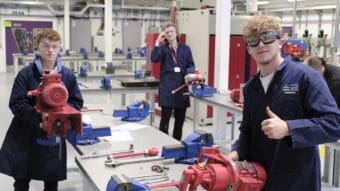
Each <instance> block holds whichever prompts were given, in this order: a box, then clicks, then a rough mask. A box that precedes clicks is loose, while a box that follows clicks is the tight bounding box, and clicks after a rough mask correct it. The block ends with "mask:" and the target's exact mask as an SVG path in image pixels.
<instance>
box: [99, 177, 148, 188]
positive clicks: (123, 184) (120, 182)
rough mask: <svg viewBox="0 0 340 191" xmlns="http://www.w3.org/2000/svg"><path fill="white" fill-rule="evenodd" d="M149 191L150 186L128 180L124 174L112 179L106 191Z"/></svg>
mask: <svg viewBox="0 0 340 191" xmlns="http://www.w3.org/2000/svg"><path fill="white" fill-rule="evenodd" d="M130 190H134V191H149V190H150V189H149V188H148V186H146V185H143V184H141V183H139V182H138V181H136V180H134V179H131V178H128V177H127V176H125V175H124V174H116V175H113V176H111V177H110V180H109V182H108V183H107V186H106V191H130Z"/></svg>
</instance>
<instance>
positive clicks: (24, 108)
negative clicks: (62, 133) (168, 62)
mask: <svg viewBox="0 0 340 191" xmlns="http://www.w3.org/2000/svg"><path fill="white" fill-rule="evenodd" d="M58 71H59V73H61V74H62V81H63V83H64V84H65V86H66V88H67V90H68V92H69V99H68V104H69V105H71V106H72V107H74V108H76V109H78V110H79V109H81V108H82V106H83V99H82V96H81V94H80V91H79V87H78V84H77V80H76V77H75V75H74V74H73V72H72V71H71V70H69V69H67V68H65V67H63V66H62V65H61V63H58ZM41 77H42V71H41V62H40V59H39V57H37V58H36V60H35V61H34V63H32V64H30V65H29V66H27V67H25V68H24V69H22V70H21V71H20V72H19V73H18V75H17V76H16V78H15V81H14V84H13V88H12V93H11V97H10V102H9V107H10V109H11V111H12V113H13V115H14V118H13V120H12V122H11V125H10V127H9V129H8V131H7V134H6V137H5V140H4V142H3V145H2V147H1V150H0V172H1V173H4V174H7V175H9V176H12V177H13V178H15V179H20V180H30V179H36V180H44V181H51V182H53V181H59V180H64V179H66V172H67V169H66V146H65V139H62V142H63V143H62V145H63V148H62V154H61V159H59V145H57V146H43V145H39V144H37V138H39V137H44V136H46V132H45V131H43V130H42V129H40V128H39V123H40V122H41V114H39V113H37V111H36V110H35V109H34V106H35V98H34V97H31V98H29V97H27V92H28V91H30V90H34V89H36V88H37V87H38V85H39V83H40V82H41Z"/></svg>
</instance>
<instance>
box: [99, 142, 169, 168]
mask: <svg viewBox="0 0 340 191" xmlns="http://www.w3.org/2000/svg"><path fill="white" fill-rule="evenodd" d="M158 152H159V151H158V149H157V148H156V147H152V148H150V149H147V150H144V151H140V152H133V153H121V154H114V155H111V156H108V157H107V160H106V161H105V166H107V167H116V166H119V165H122V164H131V163H141V162H150V161H159V160H163V159H164V158H163V157H157V158H155V157H153V156H157V155H158ZM136 156H144V157H149V156H150V157H153V158H144V159H140V158H134V159H132V160H117V159H118V158H128V157H136Z"/></svg>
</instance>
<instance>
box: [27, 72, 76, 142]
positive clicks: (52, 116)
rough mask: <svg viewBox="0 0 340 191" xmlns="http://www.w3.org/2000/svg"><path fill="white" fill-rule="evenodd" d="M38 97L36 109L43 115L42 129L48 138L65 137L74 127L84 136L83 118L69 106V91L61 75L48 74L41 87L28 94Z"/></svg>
mask: <svg viewBox="0 0 340 191" xmlns="http://www.w3.org/2000/svg"><path fill="white" fill-rule="evenodd" d="M27 95H28V96H36V105H35V109H36V110H37V111H38V112H39V113H41V114H42V116H43V121H42V127H41V128H42V129H44V130H45V131H46V132H47V137H48V138H51V137H53V136H59V137H61V136H62V137H65V136H66V135H67V132H68V130H69V129H70V128H71V127H72V128H73V129H75V130H76V131H77V133H79V134H80V135H81V134H82V117H81V113H80V111H78V110H76V109H74V108H73V107H71V106H70V105H68V103H67V100H68V97H69V94H68V91H67V89H66V87H65V85H64V84H63V82H62V81H61V74H47V75H45V76H44V79H43V80H42V82H41V84H40V85H39V87H38V88H37V89H35V90H31V91H29V92H28V93H27Z"/></svg>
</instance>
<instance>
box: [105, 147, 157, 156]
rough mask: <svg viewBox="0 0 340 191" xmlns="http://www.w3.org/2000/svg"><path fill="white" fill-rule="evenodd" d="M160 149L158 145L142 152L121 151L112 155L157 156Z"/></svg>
mask: <svg viewBox="0 0 340 191" xmlns="http://www.w3.org/2000/svg"><path fill="white" fill-rule="evenodd" d="M158 153H159V151H158V148H157V147H151V148H150V149H147V150H144V151H140V152H133V153H119V154H114V155H112V158H126V157H134V156H141V155H143V156H156V155H158Z"/></svg>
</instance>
